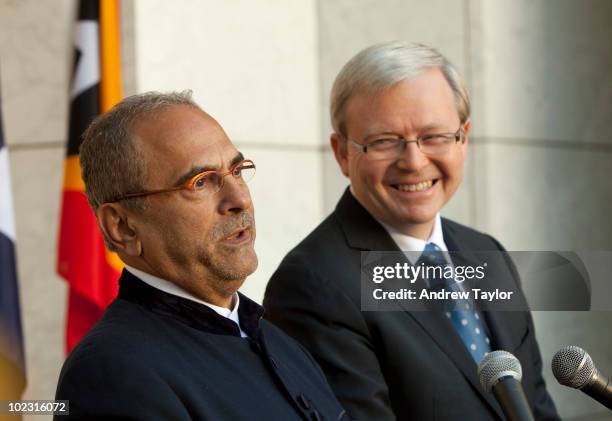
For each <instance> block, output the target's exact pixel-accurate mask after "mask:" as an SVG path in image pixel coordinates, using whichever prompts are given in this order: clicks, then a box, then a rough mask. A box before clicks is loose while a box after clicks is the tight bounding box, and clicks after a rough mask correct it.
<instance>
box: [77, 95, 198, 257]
mask: <svg viewBox="0 0 612 421" xmlns="http://www.w3.org/2000/svg"><path fill="white" fill-rule="evenodd" d="M178 105H183V106H188V107H192V108H196V109H198V110H201V108H200V107H199V106H198V105H197V104H196V103H195V102H194V101H193V99H192V97H191V91H183V92H170V93H160V92H146V93H143V94H138V95H133V96H130V97H127V98H125V99H123V100H122V101H121V102H119V103H118V104H117V105H115V106H114V107H113V108H111V109H110V110H109V111H108V112H106V113H104V114H101V115H99V116H98V117H96V118H95V119H94V121H93V122H92V123H91V124H90V125H89V127H88V128H87V130H85V132H84V133H83V143H82V144H81V146H80V149H79V159H80V164H81V177H82V178H83V181H84V182H85V194H86V195H87V200H88V201H89V204H90V205H91V207H92V208H93V210H94V212H95V211H97V210H98V207H100V205H102V204H103V203H108V202H113V201H116V200H117V199H118V198H119V197H121V196H122V195H124V194H126V193H135V192H139V191H143V190H145V189H146V180H147V170H146V167H145V162H144V159H143V155H142V151H141V150H140V148H139V146H138V144H137V143H136V142H134V140H133V137H132V133H131V128H132V126H133V124H134V123H136V122H137V121H140V120H142V119H145V118H147V117H151V116H153V115H154V114H156V113H158V112H159V111H161V110H163V109H166V108H168V107H171V106H178ZM125 204H126V206H128V207H129V208H130V209H135V210H143V209H145V206H146V198H133V199H126V200H125ZM104 241H105V243H106V246H107V247H108V248H109V250H111V251H114V247H113V246H112V244H111V243H110V241H109V239H108V238H106V237H105V238H104Z"/></svg>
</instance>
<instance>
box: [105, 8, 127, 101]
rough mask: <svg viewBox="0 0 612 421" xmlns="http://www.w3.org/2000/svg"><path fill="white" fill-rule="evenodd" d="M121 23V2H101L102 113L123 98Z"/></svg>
mask: <svg viewBox="0 0 612 421" xmlns="http://www.w3.org/2000/svg"><path fill="white" fill-rule="evenodd" d="M119 23H120V20H119V1H118V0H100V64H101V66H100V67H101V80H100V112H101V113H103V112H105V111H108V110H109V109H110V108H111V107H112V106H113V105H115V104H116V103H118V102H119V101H121V99H122V98H123V93H122V88H121V43H120V25H119Z"/></svg>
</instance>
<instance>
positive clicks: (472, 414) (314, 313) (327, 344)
mask: <svg viewBox="0 0 612 421" xmlns="http://www.w3.org/2000/svg"><path fill="white" fill-rule="evenodd" d="M442 226H443V232H444V240H445V242H446V244H447V246H448V248H449V250H451V251H452V250H457V251H469V250H476V251H478V250H483V251H484V250H503V249H502V247H501V245H500V244H499V243H498V242H497V241H495V240H494V239H493V238H492V237H490V236H487V235H484V234H481V233H478V232H476V231H474V230H472V229H470V228H467V227H464V226H462V225H459V224H457V223H454V222H452V221H449V220H446V219H443V222H442ZM363 250H389V251H397V250H398V248H397V245H396V244H395V242H394V241H393V240H392V239H391V237H390V236H389V235H388V233H387V232H386V231H385V229H384V228H383V227H382V226H381V225H380V224H379V223H378V222H377V221H376V220H375V219H373V218H372V217H371V216H370V214H369V213H368V212H367V211H366V210H365V209H364V208H363V207H362V206H361V205H360V204H359V202H357V200H356V199H355V198H354V197H353V196H352V195H351V194H350V192H348V191H347V192H345V194H344V196H343V197H342V199H341V200H340V202H339V204H338V206H337V208H336V210H335V211H334V212H333V213H332V214H331V215H330V216H329V217H328V218H327V219H326V220H325V221H323V222H322V223H321V225H319V227H317V228H316V229H315V230H314V231H313V232H312V233H311V234H310V235H309V236H308V237H307V238H306V239H305V240H304V241H302V242H301V243H300V244H299V245H298V246H297V247H296V248H295V249H293V250H292V251H291V252H290V253H289V254H288V255H287V256H286V257H285V259H284V260H283V261H282V263H281V264H280V266H279V268H278V269H277V271H276V272H275V273H274V275H273V276H272V279H271V280H270V282H269V284H268V287H267V290H266V295H265V299H264V306H265V308H266V316H265V317H266V318H268V319H269V320H270V321H272V322H274V323H275V324H276V325H278V326H279V327H281V328H282V329H283V330H285V331H286V332H287V333H289V334H290V335H291V336H293V337H294V338H296V339H298V340H299V341H300V342H301V343H302V344H303V345H304V346H306V348H308V350H309V351H310V352H311V353H312V354H313V356H314V357H315V359H316V360H317V361H318V363H319V365H320V366H321V368H322V369H323V371H324V372H325V374H326V375H327V379H328V381H329V383H330V384H331V386H332V389H333V390H334V392H335V393H336V396H337V397H338V399H339V400H340V402H341V403H342V405H343V406H344V407H345V408H346V409H347V411H348V412H349V415H351V416H352V417H354V418H356V419H358V420H377V421H378V420H392V419H400V420H412V419H414V420H469V421H477V420H497V419H503V415H502V412H501V409H500V407H499V405H498V404H497V402H496V401H495V399H494V397H493V395H492V394H490V393H486V392H485V391H484V390H483V389H482V388H481V386H480V384H479V381H478V377H477V366H476V363H475V362H474V360H473V359H472V357H471V356H470V354H469V352H468V350H467V349H466V347H465V345H464V344H463V342H462V341H461V339H460V337H459V336H458V334H457V333H456V331H455V330H454V329H453V327H452V326H451V324H450V323H449V322H448V320H447V318H446V317H445V316H444V314H443V313H442V312H431V311H430V312H426V311H415V312H409V311H391V312H381V311H370V312H362V311H360V308H361V307H360V303H361V301H360V299H361V296H360V258H361V257H360V256H361V253H360V252H361V251H363ZM499 259H500V261H498V262H493V263H494V264H495V265H496V266H497V267H501V269H500V270H501V271H504V272H505V273H504V275H505V276H504V277H503V278H505V279H510V280H511V282H515V283H518V282H519V280H518V275H517V274H516V271H515V270H514V267H513V265H512V263H511V262H510V261H506V260H505V258H504V257H501V256H500V257H499ZM515 289H516V288H515ZM484 314H485V319H486V323H487V326H488V327H489V329H490V330H491V335H492V348H493V349H504V350H507V351H509V352H511V353H513V354H514V355H515V356H516V357H517V358H518V359H519V360H520V362H521V364H522V367H523V381H522V383H523V388H524V390H525V393H526V395H527V398H528V401H529V403H530V404H531V406H532V408H533V411H534V415H535V416H536V419H538V420H557V419H558V416H557V414H556V411H555V407H554V404H553V402H552V400H551V399H550V397H549V395H548V393H547V391H546V389H545V384H544V379H543V378H542V375H541V371H542V360H541V357H540V352H539V349H538V345H537V343H536V338H535V331H534V326H533V321H532V318H531V316H530V314H529V313H528V312H524V311H522V312H485V313H484Z"/></svg>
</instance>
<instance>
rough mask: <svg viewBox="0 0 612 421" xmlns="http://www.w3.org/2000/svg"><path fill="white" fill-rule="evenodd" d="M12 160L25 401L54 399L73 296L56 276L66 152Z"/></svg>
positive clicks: (22, 154)
mask: <svg viewBox="0 0 612 421" xmlns="http://www.w3.org/2000/svg"><path fill="white" fill-rule="evenodd" d="M9 157H10V161H11V174H12V179H13V194H14V199H15V222H16V226H17V242H16V245H17V263H18V265H17V268H18V276H19V287H20V300H21V314H22V321H23V329H24V338H25V349H26V367H27V379H28V386H27V389H26V392H25V395H24V397H23V398H24V399H53V397H54V396H55V386H56V384H57V379H58V376H59V370H60V368H61V364H62V363H63V359H64V311H65V308H66V294H67V288H66V284H65V282H64V281H63V280H62V279H61V278H59V277H58V276H57V274H56V272H55V263H56V250H57V238H58V237H57V235H58V229H59V228H58V225H59V206H60V198H61V183H62V180H61V179H62V169H63V157H64V151H63V149H62V148H48V149H39V150H21V151H16V152H11V153H10V154H9ZM33 174H35V176H33Z"/></svg>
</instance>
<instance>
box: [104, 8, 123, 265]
mask: <svg viewBox="0 0 612 421" xmlns="http://www.w3.org/2000/svg"><path fill="white" fill-rule="evenodd" d="M120 32H121V29H120V19H119V1H118V0H100V69H101V74H100V76H101V78H100V79H101V80H100V113H103V112H106V111H108V110H110V109H111V108H112V107H113V105H115V104H116V103H118V102H119V101H121V99H122V98H123V92H122V91H123V89H122V86H121V43H120V39H121V33H120ZM106 262H107V263H108V264H109V265H110V266H111V267H112V268H113V269H115V270H116V271H117V272H121V270H122V269H123V262H122V261H121V259H119V256H117V254H115V253H112V252H110V251H108V250H106Z"/></svg>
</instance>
